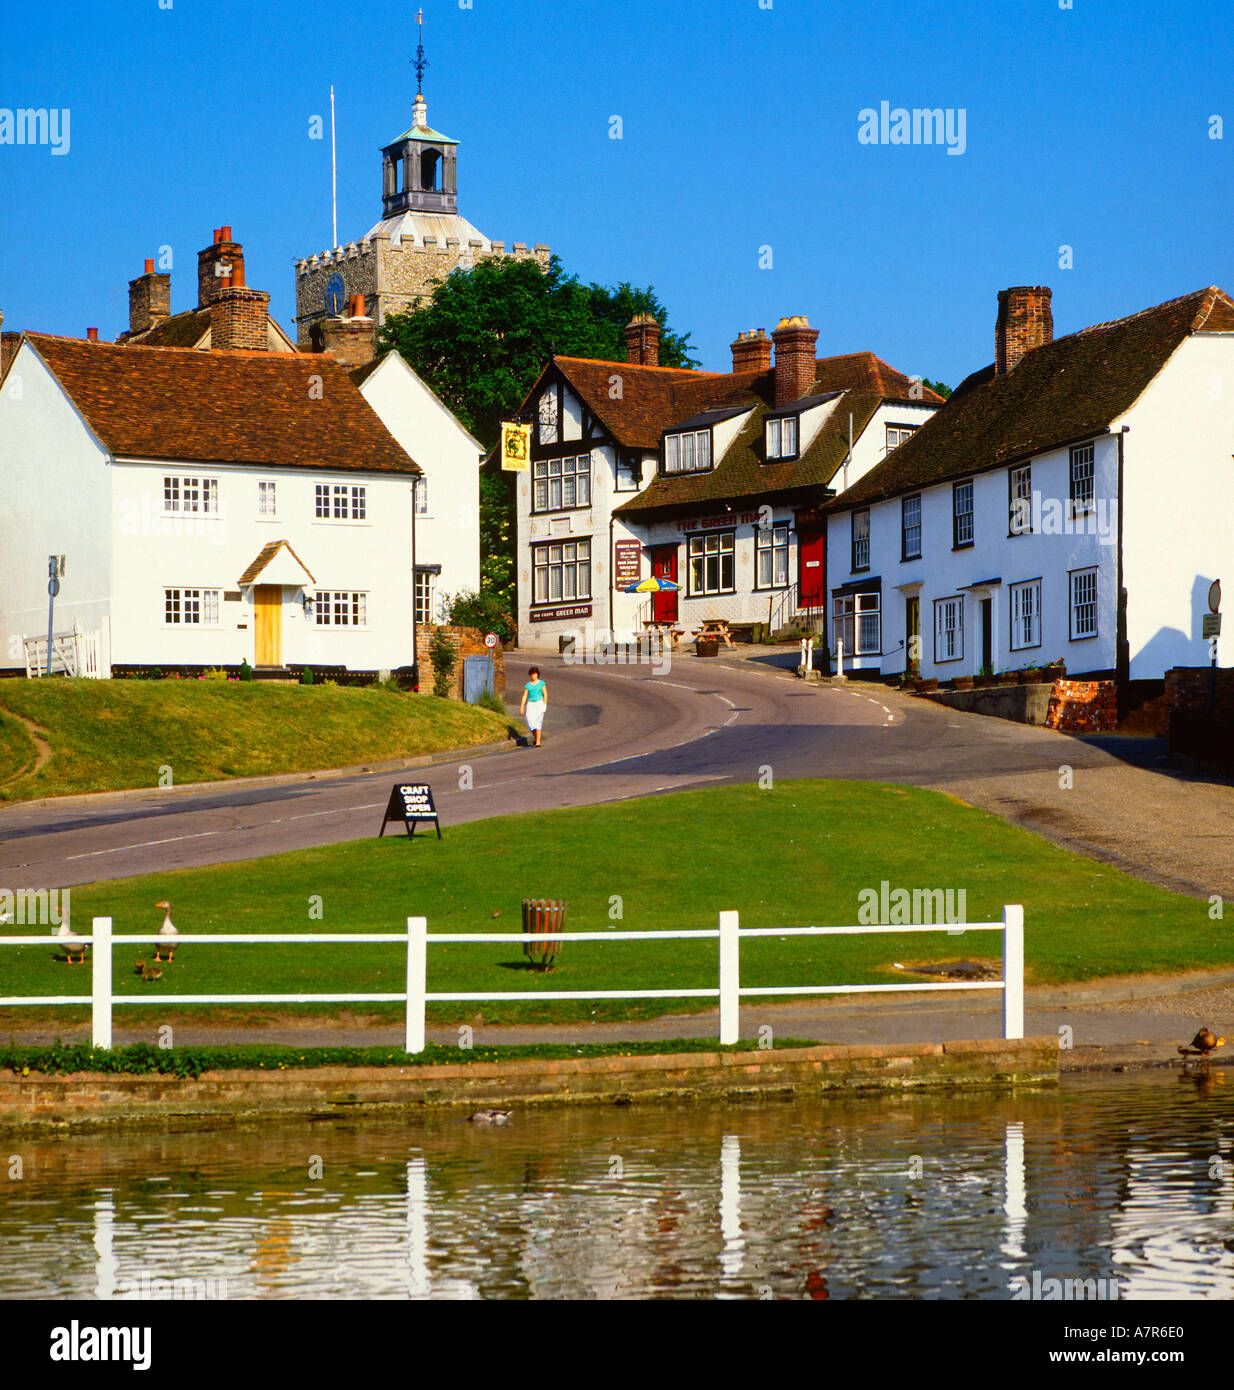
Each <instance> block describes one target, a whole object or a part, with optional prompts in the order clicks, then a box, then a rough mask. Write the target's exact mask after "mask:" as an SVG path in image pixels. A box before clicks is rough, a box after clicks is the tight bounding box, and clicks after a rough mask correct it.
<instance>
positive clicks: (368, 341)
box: [321, 294, 377, 367]
mask: <svg viewBox="0 0 1234 1390" xmlns="http://www.w3.org/2000/svg"><path fill="white" fill-rule="evenodd" d="M321 350H322V352H325V353H328V354H329V355H330V356H331V357H333V358H334V360H335V361H336V362H341V363H342V364H343V366H344V367H363V366H364V365H365V363H366V362H371V361H372V360H373V358H374V357H375V356H376V353H377V325H376V324H375V323H374V322H373V320H372V319H371V318H369V316H368V315H367V314H366V313H365V312H364V296H363V295H362V294H353V295H352V297H351V299H350V300H349V302H348V305H347V315H346V317H340V318H328V319H322V321H321Z"/></svg>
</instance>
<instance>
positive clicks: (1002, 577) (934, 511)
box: [827, 287, 1234, 686]
mask: <svg viewBox="0 0 1234 1390" xmlns="http://www.w3.org/2000/svg"><path fill="white" fill-rule="evenodd" d="M1050 301H1051V294H1050V291H1049V290H1048V289H1045V288H1041V287H1018V288H1014V289H1009V290H1004V291H1002V292H1001V293H1000V295H999V314H998V324H997V329H996V354H995V361H994V363H993V364H992V365H991V366H989V367H986V368H985V369H983V370H982V371H979V372H976V373H974V374H973V375H972V376H970V377H969V378H968V379H967V380H966V381H965V382H964V383H963V384H962V385H961V386H960V387H959V388H958V390H957V391H956V392H955V394H954V396H952V398H951V400H950V401H949V402H948V403H947V405H946V406H945V407H944V408H943V409H942V410H941V411H939V412H938V414H937V415H936V416H935V417H934V418H933V419H932V420H931V421H930V422H929V423H928V424H927V425H926V426H925V427H924V428H922V429H921V430H919V431H918V432H917V433H916V434H915V435H914V436H913V437H912V438H911V439H909V440H908V441H907V442H906V443H905V444H904V445H903V446H902V448H900V449H899V450H897V451H896V453H895V454H894V455H893V456H891V457H889V458H888V459H887V460H886V461H885V462H883V463H881V464H880V465H879V466H878V467H876V468H874V469H872V470H871V471H870V472H869V473H867V474H866V476H865V477H864V478H862V479H860V480H859V481H858V482H857V483H855V484H854V485H853V486H852V487H850V488H849V489H848V490H847V491H845V492H843V493H841V494H840V495H839V496H838V497H837V498H836V499H835V500H834V501H833V502H831V503H830V504H828V508H827V511H828V514H829V523H828V525H829V542H830V543H829V545H828V556H829V563H828V587H829V590H830V596H831V619H832V623H831V648H832V651H833V652H834V651H835V646H836V642H837V640H840V641H842V642H843V644H844V651H845V658H844V659H845V669H846V670H849V669H853V668H856V669H859V670H865V671H870V672H879V673H882V674H884V675H890V674H896V673H899V672H903V671H905V670H912V669H916V670H917V671H918V672H919V674H920V675H921V676H923V677H931V676H936V677H939V678H941V679H944V680H946V679H950V678H951V677H953V676H959V675H964V676H968V675H975V674H979V673H981V672H982V671H986V670H989V671H995V672H997V671H1004V670H1019V669H1022V668H1025V667H1033V666H1039V665H1041V664H1043V663H1048V662H1051V661H1055V660H1059V659H1062V660H1064V661H1065V662H1066V664H1067V670H1068V672H1069V674H1076V675H1087V676H1092V677H1108V678H1116V679H1118V680H1119V681H1120V683H1121V684H1122V685H1123V686H1125V684H1126V682H1127V681H1128V680H1160V678H1161V677H1162V675H1163V673H1164V672H1165V671H1166V670H1168V669H1169V668H1170V667H1172V666H1176V665H1196V664H1202V663H1204V662H1206V661H1207V660H1208V659H1209V657H1210V652H1209V646H1208V643H1207V642H1206V641H1205V640H1204V638H1203V636H1202V618H1203V615H1204V613H1206V612H1207V611H1208V610H1207V603H1206V598H1207V594H1208V591H1209V587H1210V585H1211V583H1212V581H1213V580H1214V579H1217V578H1220V577H1222V576H1229V575H1230V573H1231V570H1232V569H1234V563H1232V562H1234V542H1232V541H1231V536H1230V524H1229V518H1230V516H1231V515H1234V466H1232V464H1231V451H1232V449H1234V386H1232V383H1234V303H1231V301H1230V299H1229V298H1228V297H1227V295H1226V294H1225V293H1224V292H1223V291H1221V290H1219V289H1216V288H1213V287H1210V288H1208V289H1204V290H1198V291H1196V292H1195V293H1194V294H1190V295H1186V296H1184V297H1182V298H1180V299H1175V300H1171V301H1169V302H1168V303H1165V304H1161V305H1158V306H1157V307H1155V308H1152V309H1146V310H1144V311H1143V312H1141V313H1138V314H1133V315H1131V316H1130V317H1128V318H1123V319H1118V320H1115V321H1113V322H1109V323H1102V324H1096V325H1094V326H1093V327H1091V328H1086V329H1083V330H1081V331H1080V332H1078V333H1072V334H1070V335H1069V336H1067V337H1065V338H1059V339H1054V338H1053V317H1052V310H1051V303H1050Z"/></svg>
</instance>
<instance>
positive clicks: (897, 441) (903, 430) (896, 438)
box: [883, 425, 921, 456]
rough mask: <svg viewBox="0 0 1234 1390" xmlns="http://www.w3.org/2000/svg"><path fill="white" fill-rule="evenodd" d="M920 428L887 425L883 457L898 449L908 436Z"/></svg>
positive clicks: (917, 426)
mask: <svg viewBox="0 0 1234 1390" xmlns="http://www.w3.org/2000/svg"><path fill="white" fill-rule="evenodd" d="M920 428H921V426H920V425H888V426H887V439H886V445H885V447H884V449H883V454H884V456H886V455H887V454H889V453H891V451H892V450H893V449H898V448H899V447H900V445H901V444H903V443H904V441H905V440H906V439H907V438H908V437H909V435H910V434H916V432H917V431H918V430H919V429H920Z"/></svg>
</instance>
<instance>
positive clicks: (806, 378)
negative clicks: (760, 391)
mask: <svg viewBox="0 0 1234 1390" xmlns="http://www.w3.org/2000/svg"><path fill="white" fill-rule="evenodd" d="M771 341H772V342H773V343H775V345H776V405H777V407H778V406H782V405H789V404H791V403H792V402H793V401H796V400H800V399H801V397H802V396H804V395H805V394H806V392H807V391H808V390H809V389H810V387H811V386H813V385H814V378H815V377H816V376H817V375H818V368H817V366H816V364H815V361H814V344H815V343H816V342H818V329H817V328H811V327H810V321H809V319H807V318H806V317H805V315H804V314H799V315H797V316H795V317H793V318H787V319H781V320H780V323H779V327H777V329H776V330H775V332H774V333H773V334H772V335H771Z"/></svg>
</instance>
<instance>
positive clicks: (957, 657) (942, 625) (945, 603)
mask: <svg viewBox="0 0 1234 1390" xmlns="http://www.w3.org/2000/svg"><path fill="white" fill-rule="evenodd" d="M949 618H952V619H954V621H948V619H949ZM940 639H942V640H940ZM963 660H964V596H963V594H952V595H950V596H949V597H947V598H936V599H935V600H934V664H935V665H936V666H939V665H942V664H943V663H944V662H948V661H963Z"/></svg>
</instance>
